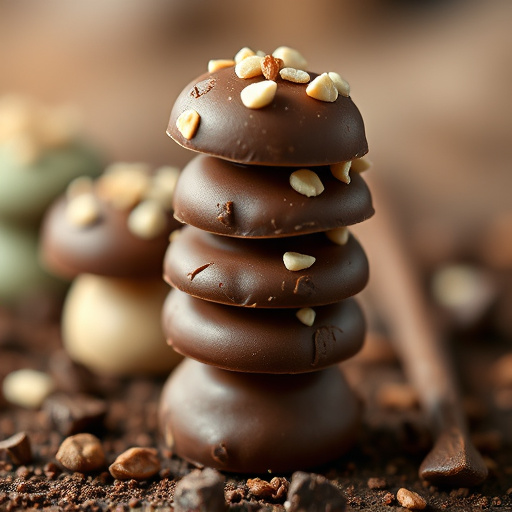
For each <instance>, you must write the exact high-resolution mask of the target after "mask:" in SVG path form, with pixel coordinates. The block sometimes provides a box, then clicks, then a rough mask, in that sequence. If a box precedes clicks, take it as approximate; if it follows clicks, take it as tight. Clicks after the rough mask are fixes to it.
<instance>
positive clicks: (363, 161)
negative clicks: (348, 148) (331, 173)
mask: <svg viewBox="0 0 512 512" xmlns="http://www.w3.org/2000/svg"><path fill="white" fill-rule="evenodd" d="M371 166H372V162H371V160H370V159H369V158H368V157H367V156H366V155H365V156H362V157H361V158H354V160H352V167H351V169H352V171H354V172H357V173H359V172H364V171H367V170H368V169H370V167H371Z"/></svg>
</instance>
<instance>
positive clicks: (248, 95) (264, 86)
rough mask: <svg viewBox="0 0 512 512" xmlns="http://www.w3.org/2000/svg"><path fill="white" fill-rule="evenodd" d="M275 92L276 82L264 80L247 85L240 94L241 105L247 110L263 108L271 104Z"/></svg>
mask: <svg viewBox="0 0 512 512" xmlns="http://www.w3.org/2000/svg"><path fill="white" fill-rule="evenodd" d="M276 90H277V84H276V82H273V81H272V80H264V81H262V82H256V83H253V84H251V85H248V86H247V87H245V88H244V89H242V92H241V93H240V98H241V99H242V103H243V104H244V105H245V106H246V107H247V108H253V109H257V108H263V107H266V106H267V105H269V104H270V103H272V101H273V99H274V97H275V95H276Z"/></svg>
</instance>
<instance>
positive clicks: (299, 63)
mask: <svg viewBox="0 0 512 512" xmlns="http://www.w3.org/2000/svg"><path fill="white" fill-rule="evenodd" d="M272 55H273V56H274V57H277V58H278V59H282V61H283V62H284V66H285V67H287V68H295V69H306V68H307V67H308V63H307V61H306V59H305V58H304V57H303V56H302V55H301V54H300V53H299V52H298V51H297V50H294V49H293V48H289V47H288V46H280V47H279V48H276V49H275V50H274V52H272Z"/></svg>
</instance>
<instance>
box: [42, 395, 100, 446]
mask: <svg viewBox="0 0 512 512" xmlns="http://www.w3.org/2000/svg"><path fill="white" fill-rule="evenodd" d="M43 410H45V411H46V412H47V414H48V416H49V417H50V420H51V421H52V423H53V425H54V426H55V428H56V429H57V430H58V431H59V432H60V433H61V434H62V435H64V436H70V435H73V434H78V433H79V432H85V431H90V430H94V429H98V428H99V427H100V426H101V425H102V423H103V419H104V418H105V415H106V413H107V404H106V402H105V401H104V400H100V399H98V398H94V397H92V396H89V395H84V394H76V395H68V394H66V393H55V394H53V395H51V396H49V397H48V398H47V399H46V400H45V402H44V404H43Z"/></svg>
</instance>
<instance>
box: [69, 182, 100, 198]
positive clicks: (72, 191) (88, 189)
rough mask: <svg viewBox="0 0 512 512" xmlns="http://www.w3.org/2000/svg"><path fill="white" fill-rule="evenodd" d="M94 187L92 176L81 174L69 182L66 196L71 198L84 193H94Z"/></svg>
mask: <svg viewBox="0 0 512 512" xmlns="http://www.w3.org/2000/svg"><path fill="white" fill-rule="evenodd" d="M93 189H94V185H93V181H92V178H90V177H89V176H80V177H78V178H75V179H74V180H73V181H71V182H70V183H69V185H68V186H67V188H66V197H67V198H68V200H70V199H73V198H74V197H77V196H81V195H82V194H92V193H93Z"/></svg>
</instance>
